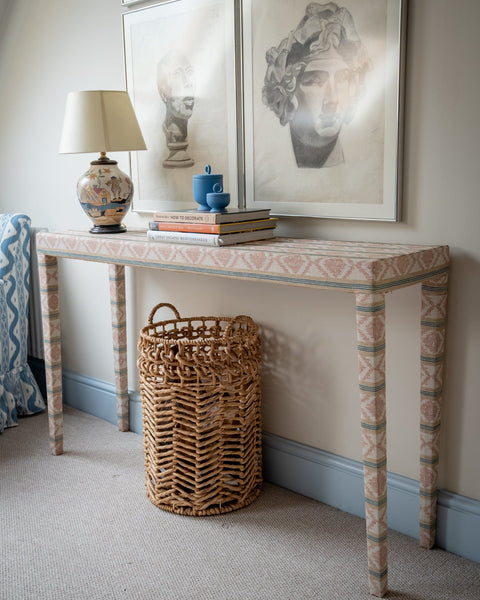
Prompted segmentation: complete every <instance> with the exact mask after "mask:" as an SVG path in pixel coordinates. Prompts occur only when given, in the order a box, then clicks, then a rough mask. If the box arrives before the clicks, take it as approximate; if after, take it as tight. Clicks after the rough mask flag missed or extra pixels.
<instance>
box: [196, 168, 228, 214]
mask: <svg viewBox="0 0 480 600" xmlns="http://www.w3.org/2000/svg"><path fill="white" fill-rule="evenodd" d="M211 170H212V168H211V167H210V165H206V167H205V174H204V175H194V176H193V198H194V199H195V202H197V204H199V205H200V206H199V208H198V210H210V207H209V206H208V204H207V194H209V193H211V192H213V186H214V185H215V184H216V183H218V184H219V185H221V186H222V188H223V175H212V174H211Z"/></svg>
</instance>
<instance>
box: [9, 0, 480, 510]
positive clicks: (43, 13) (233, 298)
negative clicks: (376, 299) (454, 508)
mask: <svg viewBox="0 0 480 600" xmlns="http://www.w3.org/2000/svg"><path fill="white" fill-rule="evenodd" d="M3 1H4V0H3ZM0 2H2V0H0ZM410 4H411V6H410V14H409V31H408V68H407V92H406V116H405V142H406V143H405V172H404V187H405V194H404V201H403V206H404V220H403V222H402V223H399V224H393V223H368V222H359V221H357V222H355V221H330V220H315V219H285V220H282V223H281V226H280V231H281V233H285V234H288V235H292V236H295V237H301V236H308V237H315V238H328V239H350V240H372V241H375V240H379V241H394V242H415V243H439V244H449V245H450V247H451V251H452V257H453V261H452V274H451V287H450V293H451V295H450V306H449V323H448V335H449V339H448V348H447V390H446V406H445V413H444V433H443V442H442V474H441V487H443V488H446V489H448V490H450V491H453V492H456V493H459V494H462V495H466V496H470V497H472V498H475V499H479V500H480V469H479V466H478V465H479V461H478V457H479V454H480V438H479V436H478V425H479V423H480V402H479V391H478V390H480V368H479V366H480V316H479V312H478V306H479V304H480V267H479V261H480V236H479V234H478V227H479V225H480V201H479V200H480V198H479V193H478V186H477V173H478V165H479V153H478V140H479V139H480V121H479V118H478V106H479V105H480V98H479V95H480V81H479V78H478V76H476V75H475V74H476V73H477V69H478V64H477V61H478V56H480V39H479V38H478V35H477V23H478V22H480V3H479V2H478V0H458V1H457V2H452V1H451V0H411V2H410ZM5 6H6V8H4V9H3V10H2V11H0V19H1V21H0V34H1V37H0V115H1V120H0V156H1V161H0V181H1V191H0V210H2V211H24V212H27V213H28V214H30V215H31V217H32V220H33V224H34V225H36V226H46V227H48V228H50V229H51V230H55V229H61V228H81V229H85V228H87V227H88V226H89V222H88V220H87V219H86V217H85V216H84V215H83V213H82V211H81V209H80V208H79V205H78V203H77V201H76V198H75V182H76V180H77V178H78V176H79V175H80V174H81V173H82V172H83V171H84V170H86V167H87V164H88V161H89V160H91V157H89V156H82V155H58V153H57V148H58V142H59V137H60V129H61V123H62V118H63V109H64V104H65V97H66V94H67V92H69V91H72V90H78V89H100V88H105V89H109V88H110V89H121V88H124V71H123V50H122V32H121V17H120V15H121V12H122V7H121V2H120V0H102V1H101V2H99V1H98V0H81V1H80V0H41V1H40V0H30V1H29V0H13V1H10V2H9V1H8V0H7V2H6V3H5ZM2 8H3V7H2ZM115 158H117V159H118V160H119V163H120V167H122V168H123V169H128V157H127V156H126V155H124V154H120V155H118V156H116V157H115ZM146 219H147V218H146V217H141V216H139V215H136V214H130V215H129V216H128V218H127V224H130V225H142V226H144V225H145V222H146ZM61 277H62V298H61V302H62V307H63V308H62V327H63V340H64V345H63V348H64V357H63V358H64V366H65V368H67V369H70V370H72V371H76V372H79V373H81V374H84V375H87V376H90V377H95V378H98V379H100V380H104V381H108V382H112V381H113V359H112V351H111V347H110V335H111V334H110V327H109V318H110V317H109V304H108V287H107V270H106V267H105V265H96V264H87V263H81V262H76V261H63V262H62V263H61ZM128 295H129V302H130V313H129V357H130V358H129V362H130V373H131V381H130V385H131V387H132V388H135V389H138V382H137V380H136V377H135V375H134V373H135V354H136V349H135V346H136V340H137V337H138V332H139V329H140V327H141V326H142V325H143V324H144V323H145V320H146V316H147V314H148V313H149V311H150V309H151V307H152V306H153V305H154V304H155V303H157V302H159V301H165V300H170V301H172V302H173V303H174V304H176V305H177V307H178V308H179V310H180V312H181V313H183V314H185V315H192V314H217V313H218V314H222V313H223V314H235V313H247V314H250V315H252V316H253V317H254V318H255V319H256V320H257V321H258V323H260V324H261V326H262V331H263V342H264V354H265V365H264V426H265V429H266V430H267V431H269V432H271V433H274V434H277V435H280V436H284V437H286V438H289V439H293V440H296V441H299V442H302V443H305V444H308V445H312V446H314V447H317V448H321V449H324V450H327V451H330V452H334V453H337V454H340V455H343V456H347V457H350V458H353V459H357V460H359V459H360V458H361V454H360V433H359V426H358V420H359V409H358V397H357V383H356V356H355V349H354V348H355V326H354V311H353V305H354V301H353V296H350V295H347V294H341V293H338V292H319V291H315V290H302V289H294V288H289V287H284V286H280V285H275V284H267V283H259V282H253V281H252V282H247V283H240V282H237V281H229V280H222V279H216V278H207V277H201V276H197V275H186V274H175V273H161V272H158V271H151V270H136V271H130V272H129V274H128ZM419 310H420V307H419V290H418V289H417V287H414V288H408V289H406V290H401V291H399V292H396V293H395V294H393V295H388V296H387V336H388V356H387V369H388V406H389V409H388V421H389V429H388V431H389V433H388V435H389V441H388V443H389V470H391V471H394V472H397V473H399V474H401V475H405V476H409V477H414V478H417V475H418V467H417V455H418V445H419V444H418V437H419V432H418V426H417V422H418V385H419V383H418V382H419V372H418V366H417V356H418V354H419V331H418V320H419Z"/></svg>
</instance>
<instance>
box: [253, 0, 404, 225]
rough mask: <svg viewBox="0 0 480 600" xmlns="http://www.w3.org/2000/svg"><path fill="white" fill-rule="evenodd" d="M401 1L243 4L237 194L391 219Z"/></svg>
mask: <svg viewBox="0 0 480 600" xmlns="http://www.w3.org/2000/svg"><path fill="white" fill-rule="evenodd" d="M405 21H406V0H339V1H338V2H325V3H320V2H309V1H308V0H289V1H288V2H278V1H277V0H244V3H243V52H244V106H245V123H244V127H245V130H244V136H245V196H246V204H247V206H249V207H258V208H262V207H268V208H270V209H271V210H272V213H275V214H278V215H296V216H315V217H331V218H350V219H373V220H375V219H378V220H391V221H396V220H399V218H400V197H401V167H402V125H403V123H402V101H403V97H402V96H403V62H404V46H405Z"/></svg>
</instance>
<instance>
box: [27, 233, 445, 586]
mask: <svg viewBox="0 0 480 600" xmlns="http://www.w3.org/2000/svg"><path fill="white" fill-rule="evenodd" d="M37 252H38V257H39V275H40V287H41V302H42V314H43V331H44V346H45V366H46V377H47V395H48V419H49V435H50V443H51V451H52V453H53V454H62V452H63V416H62V415H63V413H62V372H61V332H60V307H59V294H58V290H59V288H58V285H59V282H58V269H57V259H58V258H74V259H80V260H87V261H96V262H103V263H108V264H109V275H110V294H111V296H110V299H111V309H112V328H113V344H114V362H115V382H116V392H117V407H118V427H119V429H120V430H121V431H127V430H128V429H129V415H128V386H127V361H126V347H127V346H126V344H127V340H126V310H125V266H133V267H150V268H156V269H165V270H171V271H183V272H192V273H203V274H205V275H216V276H222V277H230V278H236V279H258V280H262V281H270V282H275V283H283V284H287V285H296V286H304V287H313V288H318V289H320V290H329V289H330V290H331V289H334V290H340V291H344V292H350V293H353V294H354V295H355V300H356V302H355V307H356V308H355V310H356V325H357V352H358V378H359V392H360V416H361V432H362V452H363V464H364V483H365V512H366V529H367V552H368V573H369V575H368V577H369V588H370V592H371V593H372V594H374V595H376V596H383V595H384V594H385V593H386V591H387V466H386V463H387V460H386V459H387V456H386V417H385V415H386V396H385V293H386V292H389V291H393V290H396V289H398V288H402V287H405V286H409V285H413V284H417V283H419V284H421V290H422V291H421V293H422V308H421V356H420V361H421V383H420V432H421V433H420V435H421V440H420V442H421V444H420V545H421V546H423V547H426V548H430V547H431V546H433V544H434V541H435V522H436V508H437V506H436V497H437V478H438V451H439V434H440V415H441V404H442V389H443V353H444V348H445V318H446V306H447V277H448V268H449V250H448V246H422V245H399V244H380V243H357V242H355V243H354V242H335V241H320V240H310V239H292V238H274V239H273V240H268V241H263V242H256V243H252V244H241V245H237V246H229V247H223V248H216V247H207V246H194V245H185V244H168V243H161V242H155V241H150V240H147V238H146V233H145V232H144V231H143V232H141V231H133V232H127V233H122V234H120V235H92V234H90V233H87V232H78V231H66V232H61V233H50V232H42V233H39V234H37Z"/></svg>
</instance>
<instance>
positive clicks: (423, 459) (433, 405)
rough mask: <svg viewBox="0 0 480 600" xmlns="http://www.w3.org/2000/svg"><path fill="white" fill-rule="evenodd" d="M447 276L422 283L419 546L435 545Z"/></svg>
mask: <svg viewBox="0 0 480 600" xmlns="http://www.w3.org/2000/svg"><path fill="white" fill-rule="evenodd" d="M447 281H448V273H443V274H441V275H437V276H436V277H434V278H432V279H429V280H428V281H426V282H424V283H423V284H422V309H421V310H422V313H421V315H422V316H421V357H420V360H421V384H420V546H422V547H423V548H431V547H432V546H433V545H434V544H435V530H436V519H437V488H438V455H439V443H440V418H441V410H442V400H443V355H444V351H445V320H446V314H447Z"/></svg>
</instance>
